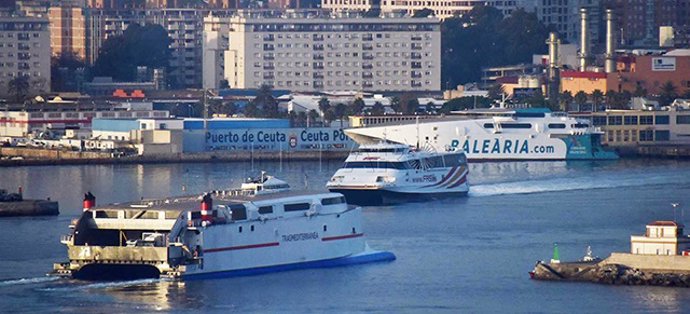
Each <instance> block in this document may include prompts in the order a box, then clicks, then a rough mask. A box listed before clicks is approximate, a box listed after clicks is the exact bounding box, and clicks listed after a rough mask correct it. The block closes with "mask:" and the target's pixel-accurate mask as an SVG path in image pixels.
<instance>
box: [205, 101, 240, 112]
mask: <svg viewBox="0 0 690 314" xmlns="http://www.w3.org/2000/svg"><path fill="white" fill-rule="evenodd" d="M209 109H210V111H211V112H210V114H211V115H214V114H217V115H226V116H232V115H233V114H235V113H236V112H237V107H236V106H235V103H234V102H231V101H222V100H218V101H216V100H214V101H212V102H211V104H210V106H209Z"/></svg>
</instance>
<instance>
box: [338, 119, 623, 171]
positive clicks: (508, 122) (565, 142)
mask: <svg viewBox="0 0 690 314" xmlns="http://www.w3.org/2000/svg"><path fill="white" fill-rule="evenodd" d="M457 113H458V114H460V116H458V115H451V116H446V117H443V118H439V119H435V120H424V122H418V123H415V122H411V123H406V124H387V125H380V126H371V127H363V128H353V129H347V130H345V133H346V134H347V135H348V136H349V137H351V138H352V139H353V140H354V141H355V142H357V143H359V144H370V143H376V142H378V141H381V140H384V139H385V140H386V141H389V142H397V143H402V144H407V145H417V146H420V145H421V146H431V147H434V148H436V149H437V150H447V149H460V150H462V151H464V152H465V154H466V155H467V158H468V159H469V160H570V159H616V158H618V155H617V154H616V153H615V152H612V151H608V150H606V149H604V148H603V147H602V145H601V135H602V134H603V132H601V131H600V130H599V129H598V128H594V127H592V126H591V125H590V123H589V121H587V120H581V119H575V118H572V117H568V116H567V115H566V114H565V113H552V112H550V111H549V110H548V109H541V108H536V109H516V110H505V109H484V110H469V111H462V112H457Z"/></svg>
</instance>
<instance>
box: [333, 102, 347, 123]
mask: <svg viewBox="0 0 690 314" xmlns="http://www.w3.org/2000/svg"><path fill="white" fill-rule="evenodd" d="M333 114H334V115H335V117H336V118H338V119H340V127H341V128H342V127H343V119H345V116H346V115H347V106H345V104H343V103H339V104H337V105H335V107H333Z"/></svg>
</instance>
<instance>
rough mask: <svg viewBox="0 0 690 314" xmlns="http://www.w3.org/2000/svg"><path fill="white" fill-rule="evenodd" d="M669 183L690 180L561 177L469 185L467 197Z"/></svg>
mask: <svg viewBox="0 0 690 314" xmlns="http://www.w3.org/2000/svg"><path fill="white" fill-rule="evenodd" d="M669 184H673V185H677V184H690V177H689V176H688V174H687V173H674V174H659V175H651V174H650V173H633V174H625V175H621V174H615V175H612V176H606V175H596V176H587V177H561V178H557V179H533V180H521V181H512V182H500V183H486V184H477V185H472V187H471V188H470V193H469V195H470V196H473V197H481V196H495V195H508V194H532V193H544V192H560V191H576V190H593V189H611V188H621V187H637V186H653V185H669Z"/></svg>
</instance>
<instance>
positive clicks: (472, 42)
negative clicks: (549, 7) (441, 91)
mask: <svg viewBox="0 0 690 314" xmlns="http://www.w3.org/2000/svg"><path fill="white" fill-rule="evenodd" d="M548 33H549V29H548V28H547V27H546V26H544V25H543V24H542V23H541V22H539V20H538V18H537V16H536V15H535V14H534V13H527V12H525V11H524V10H522V9H518V10H515V11H514V12H513V14H512V15H511V16H509V17H506V18H505V19H504V18H503V14H502V13H501V12H500V11H499V10H498V9H496V8H494V7H490V6H475V7H474V8H473V9H472V11H470V12H469V13H467V14H463V15H462V16H456V17H453V18H447V19H445V20H444V21H443V23H442V24H441V80H442V82H444V83H446V84H448V85H450V86H456V85H458V84H461V83H466V82H476V81H478V80H479V79H480V77H481V72H482V70H481V69H482V68H484V67H491V66H498V65H505V64H516V63H523V62H530V60H531V59H532V55H534V54H543V53H546V51H547V46H546V45H545V44H544V40H545V38H547V37H548Z"/></svg>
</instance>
